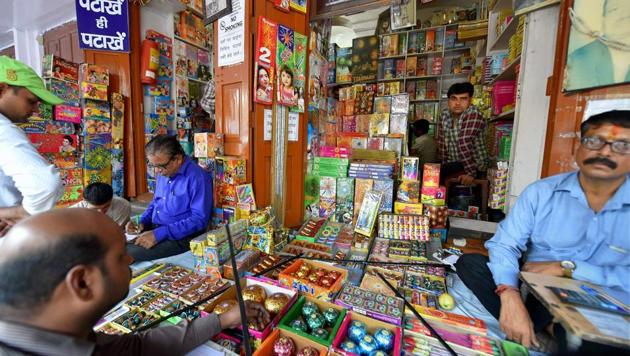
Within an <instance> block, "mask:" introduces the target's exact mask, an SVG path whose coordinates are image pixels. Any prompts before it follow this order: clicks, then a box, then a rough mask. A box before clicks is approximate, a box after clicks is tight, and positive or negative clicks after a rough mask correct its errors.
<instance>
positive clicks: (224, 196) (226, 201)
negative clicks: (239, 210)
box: [215, 180, 238, 208]
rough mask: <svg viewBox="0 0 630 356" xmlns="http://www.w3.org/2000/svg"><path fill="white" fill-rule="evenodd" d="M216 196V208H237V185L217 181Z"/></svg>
mask: <svg viewBox="0 0 630 356" xmlns="http://www.w3.org/2000/svg"><path fill="white" fill-rule="evenodd" d="M216 195H217V196H216V200H215V201H216V206H220V207H231V208H236V206H237V204H238V196H237V194H236V184H229V183H225V182H222V181H218V180H217V181H216Z"/></svg>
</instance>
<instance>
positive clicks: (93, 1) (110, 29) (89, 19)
mask: <svg viewBox="0 0 630 356" xmlns="http://www.w3.org/2000/svg"><path fill="white" fill-rule="evenodd" d="M127 1H128V0H75V4H76V10H77V27H78V29H79V46H80V47H81V48H82V49H95V50H103V51H116V52H129V9H128V5H127Z"/></svg>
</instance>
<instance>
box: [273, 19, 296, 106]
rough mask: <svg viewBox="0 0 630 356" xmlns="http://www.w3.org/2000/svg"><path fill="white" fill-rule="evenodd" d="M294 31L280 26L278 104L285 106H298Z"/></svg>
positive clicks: (277, 60)
mask: <svg viewBox="0 0 630 356" xmlns="http://www.w3.org/2000/svg"><path fill="white" fill-rule="evenodd" d="M293 35H294V34H293V30H292V29H290V28H288V27H286V26H282V25H278V47H277V51H276V52H277V59H276V62H277V63H278V64H277V66H278V76H277V77H278V87H277V92H278V104H280V105H285V106H296V105H297V94H296V93H295V87H294V86H295V73H294V72H295V56H294V54H293V45H294V42H293V41H294V37H293Z"/></svg>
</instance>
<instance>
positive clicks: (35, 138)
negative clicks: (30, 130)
mask: <svg viewBox="0 0 630 356" xmlns="http://www.w3.org/2000/svg"><path fill="white" fill-rule="evenodd" d="M27 136H28V138H29V140H31V142H32V143H33V146H35V148H37V151H38V152H39V153H71V152H75V151H76V150H77V141H78V140H77V135H51V134H27ZM65 141H67V143H66V142H65Z"/></svg>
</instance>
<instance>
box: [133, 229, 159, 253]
mask: <svg viewBox="0 0 630 356" xmlns="http://www.w3.org/2000/svg"><path fill="white" fill-rule="evenodd" d="M134 243H135V244H136V245H138V246H142V247H144V248H146V249H147V250H148V249H150V248H151V247H153V246H155V245H156V244H157V239H156V238H155V234H154V233H153V231H147V232H145V233H143V234H142V235H140V236H138V237H137V238H136V241H135V242H134Z"/></svg>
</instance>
